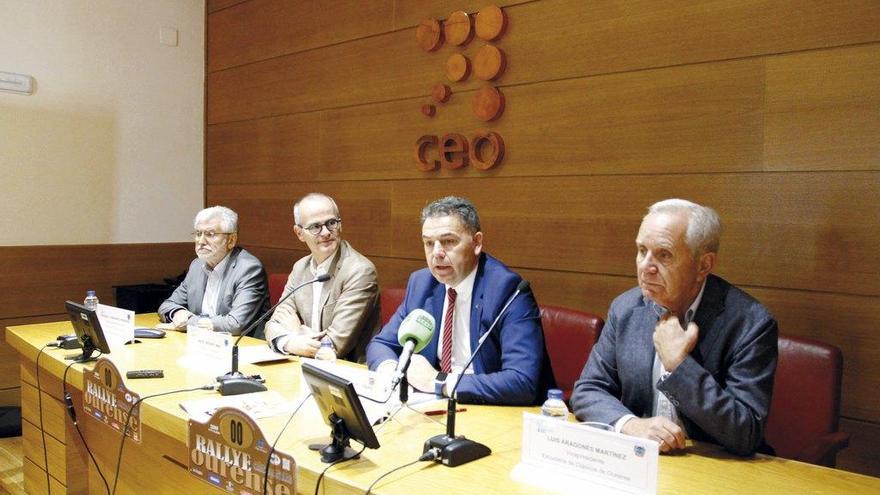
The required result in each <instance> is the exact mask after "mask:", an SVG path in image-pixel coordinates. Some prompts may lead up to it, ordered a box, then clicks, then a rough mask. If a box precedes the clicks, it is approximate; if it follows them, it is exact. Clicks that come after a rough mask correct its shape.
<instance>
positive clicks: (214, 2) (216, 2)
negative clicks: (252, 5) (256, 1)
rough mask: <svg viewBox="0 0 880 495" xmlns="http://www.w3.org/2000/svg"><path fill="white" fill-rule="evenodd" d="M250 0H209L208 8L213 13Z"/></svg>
mask: <svg viewBox="0 0 880 495" xmlns="http://www.w3.org/2000/svg"><path fill="white" fill-rule="evenodd" d="M249 1H250V0H208V1H207V5H206V8H207V10H208V13H212V12H217V11H219V10H223V9H226V8H229V7H232V6H233V5H237V4H240V3H244V2H249Z"/></svg>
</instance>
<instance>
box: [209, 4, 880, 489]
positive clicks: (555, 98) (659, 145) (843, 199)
mask: <svg viewBox="0 0 880 495" xmlns="http://www.w3.org/2000/svg"><path fill="white" fill-rule="evenodd" d="M485 5H486V2H472V1H469V0H459V1H454V0H444V1H429V0H419V1H415V0H384V1H378V0H377V1H371V2H360V1H357V0H342V1H333V2H330V1H328V2H311V1H287V0H249V1H240V2H234V1H228V0H227V1H216V2H212V1H210V0H209V2H208V12H209V15H208V55H207V62H206V65H207V72H208V74H207V105H208V108H207V120H208V126H207V130H206V147H207V150H206V155H207V162H206V174H207V197H208V203H210V204H226V205H228V206H230V207H232V208H234V209H236V210H237V211H238V212H239V214H240V215H241V217H242V222H241V224H242V227H241V232H242V234H241V237H242V241H243V242H244V243H246V244H247V245H248V246H251V247H252V248H253V250H254V251H255V252H256V253H257V254H258V255H259V256H261V257H262V258H263V259H264V262H265V264H266V265H267V268H268V269H269V270H270V271H282V272H283V271H287V270H289V267H290V265H291V264H292V263H293V261H294V260H295V259H296V258H297V257H299V256H301V255H302V254H303V247H302V246H301V245H300V244H299V243H298V241H297V240H296V239H295V238H294V237H293V235H292V233H291V223H292V219H291V213H290V208H291V203H292V201H293V200H295V199H296V198H298V197H299V196H301V195H303V194H305V193H307V192H310V191H322V192H325V193H328V194H331V195H332V196H334V197H335V198H336V199H337V202H338V203H339V205H340V208H341V210H342V215H343V217H344V220H345V223H344V225H345V228H344V232H345V236H346V237H347V238H348V239H349V240H350V241H351V242H352V243H353V244H354V245H355V247H356V248H357V249H358V250H360V251H361V252H363V253H364V254H366V255H367V256H369V257H370V258H372V259H373V260H374V261H375V263H376V265H377V267H378V269H379V276H380V282H381V284H382V285H383V286H402V285H404V284H405V282H406V277H407V275H408V274H409V273H410V272H411V271H412V270H414V269H416V268H418V267H420V266H422V264H423V261H422V253H421V249H420V243H419V240H418V238H419V223H418V213H419V210H420V208H421V207H422V206H423V205H424V204H425V203H426V202H428V201H430V200H432V199H435V198H438V197H440V196H443V195H446V194H458V195H464V196H468V197H470V198H471V199H472V200H473V201H474V202H475V203H476V204H477V206H478V208H479V210H480V214H481V217H482V222H483V230H484V233H485V235H486V244H487V249H488V251H489V252H491V253H493V254H494V255H496V256H498V257H499V258H501V259H502V260H504V261H505V262H507V263H508V264H509V265H511V266H512V267H515V268H516V269H517V270H518V271H520V272H521V273H522V274H523V275H524V276H525V277H526V278H529V279H530V280H531V281H532V285H533V287H534V289H535V293H536V294H537V296H538V299H539V301H540V302H542V303H547V304H557V305H564V306H570V307H575V308H581V309H586V310H590V311H594V312H597V313H600V314H603V315H604V314H605V312H606V311H607V307H608V304H609V303H610V301H611V299H612V298H613V297H614V296H615V295H617V294H619V293H620V292H622V291H623V290H625V289H627V288H628V287H631V286H632V285H634V271H635V266H634V251H633V249H632V246H633V239H634V237H635V233H636V229H637V227H638V224H639V221H640V218H641V216H642V215H643V213H644V211H645V208H646V207H647V206H648V205H649V204H651V203H652V202H654V201H657V200H659V199H663V198H667V197H685V198H688V199H692V200H694V201H697V202H700V203H705V204H708V205H711V206H713V207H715V208H716V209H717V210H718V211H719V213H720V214H721V217H722V220H723V223H724V227H725V231H724V234H723V237H722V249H721V253H720V263H719V266H718V270H717V271H718V273H719V274H720V275H721V276H723V277H725V278H727V279H728V280H730V281H732V282H733V283H736V284H738V285H740V286H742V287H743V288H745V289H746V290H747V291H749V292H751V293H752V294H753V295H755V296H756V297H758V298H759V299H760V300H762V301H763V302H764V303H765V304H766V305H767V306H768V307H770V309H771V310H772V311H773V312H774V313H775V314H776V316H777V317H778V319H779V321H780V325H781V331H782V332H783V333H787V334H793V335H802V336H808V337H813V338H817V339H820V340H823V341H826V342H830V343H833V344H835V345H838V346H839V347H841V348H842V349H843V352H844V357H845V375H844V393H843V406H842V412H843V415H844V417H845V420H844V422H843V425H844V428H846V429H848V430H849V431H852V432H853V434H854V435H856V438H855V439H854V441H853V447H852V448H850V449H849V450H848V451H846V452H845V454H844V455H843V456H842V457H841V460H840V464H841V466H843V467H845V468H850V469H857V470H860V471H862V472H867V473H872V474H875V475H880V463H878V462H877V460H876V456H874V455H873V452H872V451H871V449H872V447H870V446H869V445H870V444H869V443H865V442H863V440H864V439H870V438H878V436H880V396H878V395H877V394H876V393H875V391H876V390H877V388H878V387H880V361H878V360H877V359H876V358H875V355H876V354H877V353H878V351H880V336H878V333H877V332H876V330H875V328H874V327H875V326H876V324H875V318H876V317H877V315H878V313H880V312H878V309H880V268H878V265H877V264H876V263H875V262H874V256H873V254H874V252H875V246H877V245H880V199H878V197H880V139H878V136H880V85H878V84H877V81H878V80H880V27H878V26H880V3H878V2H876V1H875V0H862V1H856V0H853V1H840V2H827V1H820V0H791V1H783V0H777V1H770V0H766V1H750V2H741V1H733V0H731V1H721V2H719V1H699V0H691V1H683V2H673V3H669V2H655V1H651V0H633V1H629V2H616V1H595V2H582V1H580V0H535V1H528V2H516V1H508V2H498V5H500V6H502V7H503V9H504V11H505V13H506V15H507V17H508V21H509V22H508V27H507V30H506V32H505V34H504V35H503V36H502V37H501V38H500V39H499V40H497V41H496V42H495V44H496V45H497V46H499V47H500V48H501V49H503V50H504V51H505V53H506V54H507V57H508V59H507V60H508V63H507V69H506V71H505V72H504V73H503V74H502V76H501V77H500V78H499V79H498V80H497V81H495V83H494V84H495V85H496V86H497V87H498V88H499V89H500V90H501V91H502V92H503V93H504V95H505V98H506V107H505V111H504V114H503V115H502V116H501V118H500V119H498V120H497V121H494V122H490V123H488V124H486V123H482V122H479V121H478V120H477V119H476V118H475V117H473V116H472V114H471V99H472V97H473V95H474V93H475V92H476V90H477V89H479V88H480V87H481V86H482V85H483V84H485V83H482V82H481V81H479V80H477V79H476V78H475V77H473V76H471V77H470V78H469V79H468V80H466V81H464V82H461V83H450V86H451V87H452V92H453V96H452V98H451V99H450V100H449V101H448V102H447V103H445V104H440V105H438V106H437V115H436V116H434V117H433V118H428V117H425V116H424V115H422V114H421V113H420V112H419V110H420V107H421V105H423V104H425V103H431V100H430V91H431V87H432V86H433V85H434V84H436V83H441V82H446V83H448V81H446V80H445V77H444V72H443V67H444V63H445V61H446V58H447V57H448V56H449V55H450V54H452V53H455V52H461V53H463V54H465V55H467V56H469V57H473V55H474V54H475V53H476V52H477V50H478V49H479V47H480V46H482V45H483V44H484V42H482V41H480V40H478V39H475V40H474V41H471V42H470V43H469V44H467V45H465V46H463V47H452V46H448V45H445V46H443V47H441V48H440V49H439V50H437V51H436V52H432V53H426V52H424V51H422V50H420V49H419V48H418V46H417V44H416V37H415V30H416V26H417V25H418V23H419V22H420V21H421V20H422V19H424V18H427V17H435V18H438V19H443V18H445V17H447V16H448V15H449V14H450V13H451V12H453V11H455V10H465V11H467V12H471V13H473V12H477V11H478V10H479V9H480V8H482V7H484V6H485ZM481 129H489V130H493V131H496V132H498V133H499V134H501V135H502V136H503V138H504V141H505V144H506V154H505V158H504V161H503V163H502V164H501V165H500V166H498V167H496V168H494V169H491V170H489V171H480V170H477V169H475V168H473V167H465V168H463V169H458V170H447V169H442V170H439V171H436V172H428V173H426V172H421V171H419V170H418V169H417V168H416V166H415V162H414V159H413V148H414V145H415V141H416V139H417V138H418V137H419V136H421V135H423V134H436V135H442V134H445V133H447V132H458V133H461V134H463V135H465V136H472V135H473V134H474V133H475V132H477V131H478V130H481Z"/></svg>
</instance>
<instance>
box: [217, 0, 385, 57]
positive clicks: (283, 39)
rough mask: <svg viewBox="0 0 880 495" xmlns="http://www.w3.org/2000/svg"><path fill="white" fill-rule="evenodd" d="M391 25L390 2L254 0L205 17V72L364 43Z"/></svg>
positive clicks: (358, 0) (377, 0)
mask: <svg viewBox="0 0 880 495" xmlns="http://www.w3.org/2000/svg"><path fill="white" fill-rule="evenodd" d="M304 21H305V22H304ZM393 25H394V0H370V1H368V2H364V1H363V0H334V1H333V2H332V4H331V3H328V2H325V1H308V2H292V1H290V0H253V1H250V2H248V3H245V4H241V5H238V6H236V7H235V8H233V9H226V10H223V11H220V12H216V13H214V14H211V15H209V16H208V51H209V52H210V53H211V57H210V58H209V59H208V60H207V65H208V71H209V72H213V71H217V70H221V69H224V68H227V67H231V66H236V65H242V64H246V63H250V62H255V61H258V60H263V59H267V58H272V57H277V56H279V55H286V54H289V53H295V52H300V51H303V50H308V49H311V48H316V47H320V46H323V45H330V44H334V43H339V42H341V41H348V40H351V39H355V38H363V37H365V36H370V35H373V34H375V33H383V32H386V31H390V30H391V29H392V28H393Z"/></svg>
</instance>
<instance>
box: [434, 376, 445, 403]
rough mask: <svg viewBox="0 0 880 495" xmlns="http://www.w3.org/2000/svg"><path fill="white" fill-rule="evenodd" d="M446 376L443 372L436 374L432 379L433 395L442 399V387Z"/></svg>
mask: <svg viewBox="0 0 880 495" xmlns="http://www.w3.org/2000/svg"><path fill="white" fill-rule="evenodd" d="M446 376H447V374H446V373H444V372H442V371H441V372H440V373H437V376H435V377H434V394H435V395H439V396H440V397H443V385H446Z"/></svg>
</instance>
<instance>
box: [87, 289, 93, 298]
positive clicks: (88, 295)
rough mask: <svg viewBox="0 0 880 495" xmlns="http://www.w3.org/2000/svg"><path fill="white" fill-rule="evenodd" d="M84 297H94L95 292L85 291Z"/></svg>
mask: <svg viewBox="0 0 880 495" xmlns="http://www.w3.org/2000/svg"><path fill="white" fill-rule="evenodd" d="M86 297H95V291H93V290H87V291H86Z"/></svg>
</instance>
